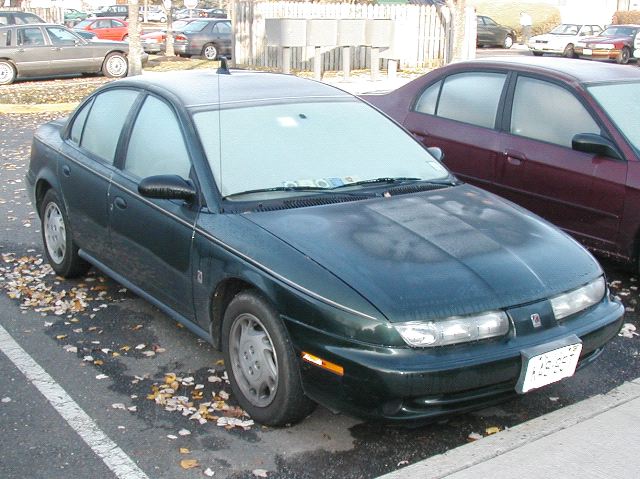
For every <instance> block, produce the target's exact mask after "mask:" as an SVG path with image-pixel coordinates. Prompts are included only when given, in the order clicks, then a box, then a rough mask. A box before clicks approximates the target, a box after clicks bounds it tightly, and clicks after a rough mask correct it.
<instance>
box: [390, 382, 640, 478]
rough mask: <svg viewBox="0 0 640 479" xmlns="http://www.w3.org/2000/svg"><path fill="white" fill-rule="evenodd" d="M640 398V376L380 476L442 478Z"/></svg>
mask: <svg viewBox="0 0 640 479" xmlns="http://www.w3.org/2000/svg"><path fill="white" fill-rule="evenodd" d="M638 398H640V378H637V379H634V380H632V381H628V382H626V383H624V384H623V385H621V386H619V387H617V388H615V389H613V390H611V391H609V392H608V393H606V394H600V395H598V396H594V397H592V398H589V399H585V400H584V401H580V402H578V403H576V404H573V405H571V406H567V407H564V408H562V409H558V410H557V411H554V412H551V413H549V414H545V415H544V416H540V417H538V418H536V419H532V420H530V421H527V422H525V423H522V424H519V425H517V426H515V427H513V428H511V429H506V430H504V431H501V432H499V433H498V434H494V435H492V436H487V437H484V438H483V439H480V440H478V441H475V442H472V443H469V444H465V445H464V446H460V447H457V448H455V449H452V450H450V451H447V452H445V453H444V454H439V455H437V456H433V457H430V458H428V459H425V460H424V461H420V462H417V463H415V464H412V465H410V466H407V467H404V468H402V469H399V470H397V471H393V472H391V473H389V474H385V475H383V476H380V477H379V478H378V479H410V478H420V479H440V478H444V477H446V476H449V475H451V474H454V473H456V472H460V471H463V470H465V469H468V468H470V467H473V466H475V465H477V464H480V463H483V462H485V461H488V460H490V459H493V458H495V457H498V456H501V455H503V454H505V453H507V452H509V451H513V450H515V449H518V448H520V447H522V446H524V445H526V444H530V443H532V442H534V441H537V440H539V439H542V438H544V437H546V436H549V435H551V434H554V433H556V432H558V431H562V430H564V429H567V428H570V427H572V426H575V425H576V424H579V423H581V422H583V421H586V420H588V419H591V418H593V417H596V416H599V415H600V414H603V413H604V412H607V411H609V410H611V409H613V408H616V407H618V406H621V405H623V404H625V403H627V402H629V401H632V400H634V399H638Z"/></svg>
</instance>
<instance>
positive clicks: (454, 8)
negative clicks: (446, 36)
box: [447, 0, 467, 61]
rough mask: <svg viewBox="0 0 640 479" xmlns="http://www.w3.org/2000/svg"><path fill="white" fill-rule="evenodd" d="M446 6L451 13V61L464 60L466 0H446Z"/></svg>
mask: <svg viewBox="0 0 640 479" xmlns="http://www.w3.org/2000/svg"><path fill="white" fill-rule="evenodd" d="M447 6H448V7H449V9H450V11H451V27H452V29H453V40H452V48H451V60H452V61H458V60H463V59H464V58H465V41H466V40H465V37H466V34H465V33H466V32H465V14H464V12H465V8H466V6H467V1H466V0H447Z"/></svg>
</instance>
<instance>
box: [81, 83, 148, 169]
mask: <svg viewBox="0 0 640 479" xmlns="http://www.w3.org/2000/svg"><path fill="white" fill-rule="evenodd" d="M137 96H138V92H136V91H134V90H125V89H120V90H108V91H105V92H104V93H101V94H100V95H98V96H96V99H95V100H94V102H93V106H92V108H91V111H90V112H89V117H88V118H87V121H86V127H85V129H84V133H83V135H82V140H81V142H80V146H81V147H82V148H84V149H85V150H87V151H89V152H90V153H93V154H94V155H95V156H97V157H98V158H100V159H102V160H104V161H105V162H107V163H109V164H113V161H114V157H115V152H116V146H117V145H118V140H119V139H120V133H121V131H122V126H123V125H124V122H125V120H126V119H127V115H128V114H129V110H131V105H133V102H134V101H135V99H136V97H137Z"/></svg>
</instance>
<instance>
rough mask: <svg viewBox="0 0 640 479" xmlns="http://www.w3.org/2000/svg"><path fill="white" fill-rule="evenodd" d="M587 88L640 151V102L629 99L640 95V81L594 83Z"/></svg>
mask: <svg viewBox="0 0 640 479" xmlns="http://www.w3.org/2000/svg"><path fill="white" fill-rule="evenodd" d="M587 90H588V91H589V93H591V95H592V96H593V98H595V100H596V101H597V102H598V103H599V104H600V106H602V108H603V109H604V110H605V111H606V112H607V114H608V115H609V118H611V120H612V121H613V122H614V123H615V124H616V126H617V127H618V129H619V130H620V132H621V133H622V134H623V135H624V136H625V137H626V138H627V140H628V141H629V142H630V143H631V144H632V145H633V147H634V148H635V150H636V151H640V103H639V102H637V101H629V100H630V99H631V98H638V97H639V96H640V82H629V83H607V84H602V85H592V86H588V87H587Z"/></svg>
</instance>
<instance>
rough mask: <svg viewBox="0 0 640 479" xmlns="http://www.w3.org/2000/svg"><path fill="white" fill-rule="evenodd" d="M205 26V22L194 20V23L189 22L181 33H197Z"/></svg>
mask: <svg viewBox="0 0 640 479" xmlns="http://www.w3.org/2000/svg"><path fill="white" fill-rule="evenodd" d="M206 26H207V22H206V21H205V22H203V21H198V20H196V21H195V22H191V23H189V24H187V25H186V26H185V27H184V28H183V29H182V31H183V33H196V32H199V31H200V30H202V29H203V28H204V27H206Z"/></svg>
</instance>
